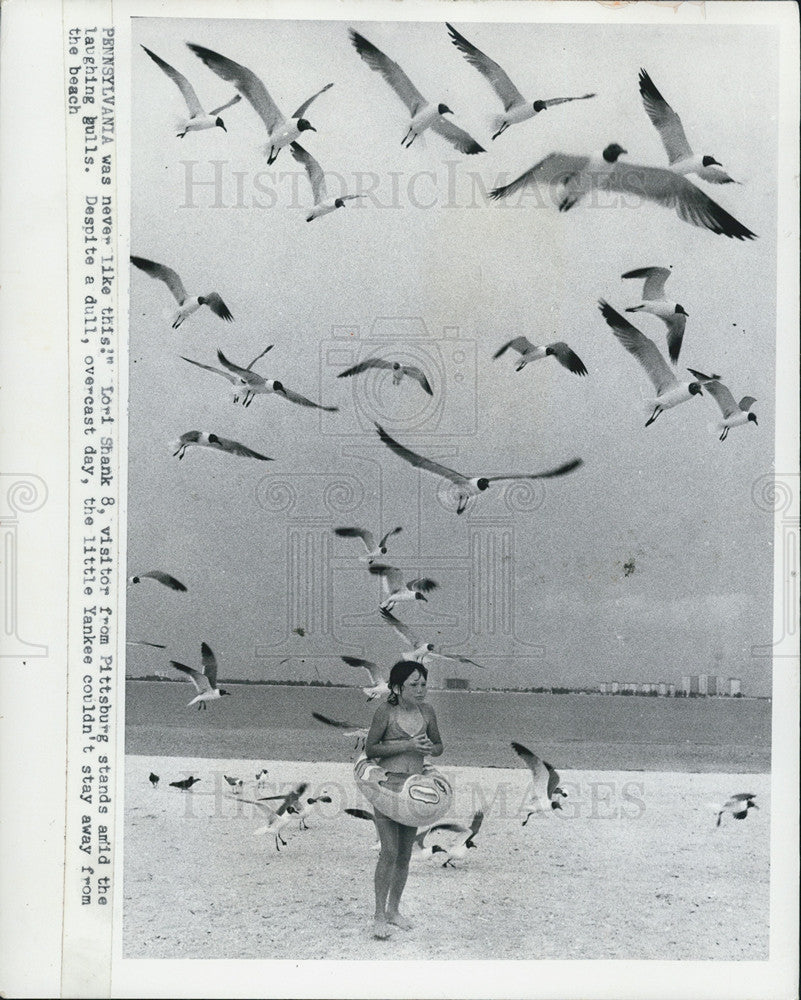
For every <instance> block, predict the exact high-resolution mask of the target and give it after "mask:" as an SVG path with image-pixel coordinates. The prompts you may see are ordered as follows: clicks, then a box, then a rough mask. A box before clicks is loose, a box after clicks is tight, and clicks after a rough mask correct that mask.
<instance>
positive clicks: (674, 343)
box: [621, 267, 688, 365]
mask: <svg viewBox="0 0 801 1000" xmlns="http://www.w3.org/2000/svg"><path fill="white" fill-rule="evenodd" d="M621 277H622V278H645V283H644V284H643V288H642V297H643V301H642V302H641V303H640V304H639V305H638V306H629V307H628V309H626V312H627V313H632V312H648V313H652V314H653V315H654V316H658V317H659V318H660V319H661V320H662V322H663V323H664V324H665V325H666V326H667V342H668V354H669V355H670V360H671V361H672V362H673V364H674V365H675V364H676V362H677V361H678V360H679V351H680V350H681V342H682V340H683V339H684V327H685V325H686V323H687V316H688V313H686V312H685V310H684V306H681V305H679V303H678V302H670V301H668V300H667V299H666V298H665V282H666V281H667V280H668V278H669V277H670V268H667V267H638V268H636V270H634V271H626V273H625V274H623V275H621Z"/></svg>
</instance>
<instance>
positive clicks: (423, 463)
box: [376, 424, 582, 514]
mask: <svg viewBox="0 0 801 1000" xmlns="http://www.w3.org/2000/svg"><path fill="white" fill-rule="evenodd" d="M376 429H377V431H378V436H379V437H380V438H381V440H382V441H383V442H384V444H385V445H386V446H387V447H388V448H389V449H390V451H394V452H395V454H396V455H398V456H399V457H400V458H402V459H404V461H406V462H408V463H409V464H410V465H414V466H415V467H416V468H418V469H423V470H424V471H425V472H432V473H434V475H436V476H440V477H442V478H443V479H446V480H448V481H449V482H451V483H453V485H454V488H455V491H456V494H457V496H458V503H457V508H456V513H457V514H461V513H462V512H463V511H464V509H465V507H466V506H467V502H468V500H469V499H470V497H474V496H478V495H479V493H483V492H484V490H486V489H488V487H489V486H490V484H491V483H497V482H504V481H506V480H510V479H511V480H516V479H552V478H554V477H555V476H564V475H566V474H567V473H568V472H572V471H573V470H574V469H577V468H578V467H579V466H580V465H581V464H582V460H581V459H580V458H574V459H572V460H571V461H569V462H565V463H564V464H563V465H559V466H557V467H556V468H555V469H547V470H546V471H545V472H521V473H516V472H512V473H508V474H504V475H502V476H465V475H463V474H462V473H461V472H455V471H454V470H453V469H449V468H447V467H446V466H444V465H440V464H439V463H437V462H433V461H432V460H431V459H430V458H424V457H423V456H422V455H418V454H417V452H414V451H412V450H411V449H410V448H406V447H404V446H403V445H402V444H399V443H398V442H397V441H396V440H395V439H394V438H392V437H390V436H389V434H387V432H386V431H385V430H384V428H383V427H381V426H379V425H378V424H376Z"/></svg>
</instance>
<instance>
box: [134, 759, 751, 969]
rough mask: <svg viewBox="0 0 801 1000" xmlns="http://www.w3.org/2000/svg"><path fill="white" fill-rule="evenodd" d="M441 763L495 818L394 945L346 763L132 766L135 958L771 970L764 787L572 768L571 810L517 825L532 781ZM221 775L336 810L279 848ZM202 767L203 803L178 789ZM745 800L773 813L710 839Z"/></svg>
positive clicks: (464, 804) (428, 889)
mask: <svg viewBox="0 0 801 1000" xmlns="http://www.w3.org/2000/svg"><path fill="white" fill-rule="evenodd" d="M263 766H264V767H266V768H267V769H268V771H269V779H268V780H269V782H270V785H269V787H268V788H265V789H262V790H259V791H258V793H257V791H256V788H255V780H254V778H255V774H256V772H257V771H258V770H260V768H261V767H263ZM150 771H154V772H155V773H156V774H158V775H160V777H161V781H160V784H159V786H158V787H157V788H156V789H154V788H152V787H151V785H150V783H149V782H148V774H149V773H150ZM443 771H445V773H447V774H448V776H449V777H450V778H451V779H452V780H453V782H454V786H455V789H456V796H455V799H454V804H453V809H452V810H451V813H449V817H451V816H452V817H456V818H459V819H463V820H468V821H469V818H470V816H471V815H472V813H473V811H474V810H475V809H477V808H483V809H484V811H485V819H484V823H483V826H482V828H481V830H480V832H479V834H478V836H477V838H476V843H477V849H476V850H475V851H470V852H469V857H468V858H467V859H466V860H464V861H461V862H458V861H457V862H456V865H457V868H456V869H452V868H443V867H442V866H441V864H439V863H437V862H436V861H435V860H433V861H428V862H413V863H412V866H411V870H410V873H409V881H408V883H407V886H406V892H405V894H404V898H403V905H402V909H404V910H405V912H406V913H407V915H408V916H409V917H410V918H411V919H412V920H413V921H414V923H415V926H414V928H413V929H412V930H410V931H401V930H396V931H395V932H394V934H393V936H392V938H391V940H390V941H388V942H382V941H376V940H374V939H373V938H372V937H371V935H370V917H371V914H372V908H373V871H374V868H375V862H376V857H377V853H376V852H375V851H373V850H371V849H370V845H371V844H372V842H373V840H374V835H373V825H372V823H369V822H365V821H363V820H358V819H354V818H352V817H351V816H348V815H347V814H345V813H344V812H343V809H344V807H345V806H359V807H362V808H368V807H367V803H366V802H364V800H363V799H362V798H361V796H360V795H359V793H358V792H357V790H356V787H355V785H354V783H353V779H352V765H350V764H347V763H304V762H298V761H287V762H284V761H272V762H270V761H230V760H225V761H223V760H208V759H188V758H175V757H141V756H129V757H127V758H126V784H125V795H126V803H125V811H126V825H125V847H124V855H125V880H124V881H125V884H124V893H125V908H124V927H123V941H124V955H125V957H126V958H145V957H147V958H233V959H242V958H288V959H323V958H345V959H384V958H395V959H402V958H411V959H424V958H439V959H457V958H475V959H515V958H531V959H536V958H544V959H545V958H587V959H603V958H625V959H650V958H653V959H656V958H660V959H750V960H759V959H765V958H767V952H768V919H769V908H768V902H769V896H768V890H769V816H770V809H769V806H770V801H769V799H770V778H769V775H766V774H758V775H754V774H750V775H731V774H675V773H670V774H664V773H656V772H620V771H603V772H602V771H595V772H590V771H583V772H580V773H579V772H570V771H565V772H563V773H562V779H563V781H562V784H563V786H564V787H565V788H566V789H567V791H568V793H569V798H568V800H567V802H566V803H565V810H564V813H563V814H561V815H560V814H559V813H556V812H554V813H549V814H547V815H538V816H533V817H532V818H531V819H530V820H529V823H528V825H527V826H525V827H523V826H522V825H521V820H522V816H523V814H522V813H520V812H519V809H520V807H521V805H522V804H523V802H524V800H525V799H526V793H527V789H528V785H529V782H528V780H527V775H528V772H527V771H526V770H525V769H523V768H511V769H507V768H502V769H501V768H498V769H495V768H448V767H443ZM223 773H225V774H228V775H231V776H233V777H240V778H244V779H245V788H244V793H243V794H244V797H250V798H255V797H257V795H270V794H275V793H276V792H277V791H279V790H280V791H286V790H288V788H289V787H290V785H292V784H295V783H297V782H300V781H307V782H308V783H309V789H308V794H317V793H321V792H323V791H328V792H329V794H330V795H331V796H332V798H333V803H332V804H331V805H329V806H324V807H323V810H324V811H322V810H321V811H320V812H318V813H316V814H312V816H311V818H310V819H309V821H308V822H309V826H310V827H311V829H310V830H308V831H304V832H301V831H299V830H298V825H297V822H295V821H293V822H292V823H291V824H290V825H289V826H288V827H287V828H286V829H285V831H284V836H285V838H286V839H287V841H288V846H287V847H285V848H282V850H281V851H280V853H279V852H277V851H276V849H275V843H274V839H273V837H272V836H270V835H267V836H254V835H253V831H254V830H255V829H257V828H258V827H259V826H260V825H262V824H263V822H264V819H263V817H262V814H261V811H260V810H259V809H258V807H256V806H253V805H248V804H245V803H242V802H238V801H237V800H236V799H235V798H233V797H231V796H230V794H229V790H228V785H227V784H226V783H225V782H224V781H223V779H222V775H223ZM188 774H194V775H195V776H196V777H199V778H200V779H201V781H200V783H199V784H197V785H195V787H194V789H193V791H191V792H186V793H185V792H181V791H180V790H178V789H176V788H170V787H168V782H170V781H174V780H178V779H181V778H184V777H186V776H187V775H188ZM738 791H748V792H754V793H756V795H757V802H758V804H759V806H760V809H759V811H751V812H750V813H749V815H748V817H747V819H746V820H745V821H742V822H737V821H735V820H733V819H732V817H731V816H730V815H728V814H727V815H725V816H724V817H723V823H722V825H721V827H720V828H716V827H715V814H714V810H713V808H712V805H711V804H714V803H719V802H722V801H724V800H725V799H726V798H727V797H728V796H729V795H730V794H732V793H734V792H738Z"/></svg>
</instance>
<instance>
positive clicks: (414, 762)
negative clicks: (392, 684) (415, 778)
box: [381, 705, 428, 781]
mask: <svg viewBox="0 0 801 1000" xmlns="http://www.w3.org/2000/svg"><path fill="white" fill-rule="evenodd" d="M420 714H421V715H422V712H421V713H420ZM397 715H398V709H397V705H391V706H390V715H389V722H388V723H387V728H386V730H385V731H384V737H383V739H382V740H381V742H382V743H393V742H396V741H399V740H410V739H413V738H414V737H415V736H427V735H428V721H427V719H426V717H425V715H423V720H422V725H421V726H420V728H419V729H418V730H417V732H416V733H409V732H407V731H406V730H405V729H404V728H403V727H402V726H401V725H400V723H399V722H398V720H397ZM384 761H385V763H386V771H387V775H390V776H392V775H400V776H402V777H403V778H404V780H405V779H406V778H407V777H408V776H409V775H410V774H422V773H423V767H424V765H425V758H424V757H423V755H422V754H421V753H420V751H419V750H404V751H403V753H399V754H393V755H392V756H391V757H385V758H384ZM395 780H396V781H397V779H395Z"/></svg>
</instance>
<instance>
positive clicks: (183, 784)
mask: <svg viewBox="0 0 801 1000" xmlns="http://www.w3.org/2000/svg"><path fill="white" fill-rule="evenodd" d="M198 781H200V778H184V780H183V781H171V782H170V788H180V789H181V791H182V792H188V791H189V789H190V788H191V787H192V785H196V784H197V783H198Z"/></svg>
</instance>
